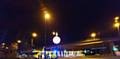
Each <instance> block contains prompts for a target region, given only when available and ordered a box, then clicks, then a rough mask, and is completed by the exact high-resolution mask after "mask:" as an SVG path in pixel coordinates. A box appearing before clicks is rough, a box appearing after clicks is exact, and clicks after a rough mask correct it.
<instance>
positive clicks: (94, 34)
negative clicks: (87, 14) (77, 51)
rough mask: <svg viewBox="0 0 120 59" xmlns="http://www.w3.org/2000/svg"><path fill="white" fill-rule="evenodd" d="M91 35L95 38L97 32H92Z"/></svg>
mask: <svg viewBox="0 0 120 59" xmlns="http://www.w3.org/2000/svg"><path fill="white" fill-rule="evenodd" d="M90 36H91V37H92V38H93V39H94V40H95V38H96V33H95V32H92V33H91V35H90Z"/></svg>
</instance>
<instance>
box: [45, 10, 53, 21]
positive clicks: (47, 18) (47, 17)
mask: <svg viewBox="0 0 120 59" xmlns="http://www.w3.org/2000/svg"><path fill="white" fill-rule="evenodd" d="M44 18H45V21H46V20H49V19H50V18H51V16H50V13H48V11H44Z"/></svg>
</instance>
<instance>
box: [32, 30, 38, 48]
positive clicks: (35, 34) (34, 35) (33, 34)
mask: <svg viewBox="0 0 120 59" xmlns="http://www.w3.org/2000/svg"><path fill="white" fill-rule="evenodd" d="M37 36H38V35H37V33H35V32H33V33H32V37H33V38H36V37H37ZM33 38H32V39H31V46H32V47H33V46H34V43H33V42H34V39H33Z"/></svg>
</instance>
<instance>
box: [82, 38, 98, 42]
mask: <svg viewBox="0 0 120 59" xmlns="http://www.w3.org/2000/svg"><path fill="white" fill-rule="evenodd" d="M99 40H100V39H98V38H95V40H92V39H87V40H84V41H82V42H92V41H99Z"/></svg>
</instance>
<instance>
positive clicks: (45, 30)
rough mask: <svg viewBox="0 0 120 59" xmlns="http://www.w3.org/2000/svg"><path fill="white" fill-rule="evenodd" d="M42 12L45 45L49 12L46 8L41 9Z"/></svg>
mask: <svg viewBox="0 0 120 59" xmlns="http://www.w3.org/2000/svg"><path fill="white" fill-rule="evenodd" d="M43 12H44V19H45V21H44V25H45V29H44V40H45V45H46V40H47V33H46V32H47V21H49V20H50V18H51V16H50V14H49V12H48V11H47V10H45V11H43Z"/></svg>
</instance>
